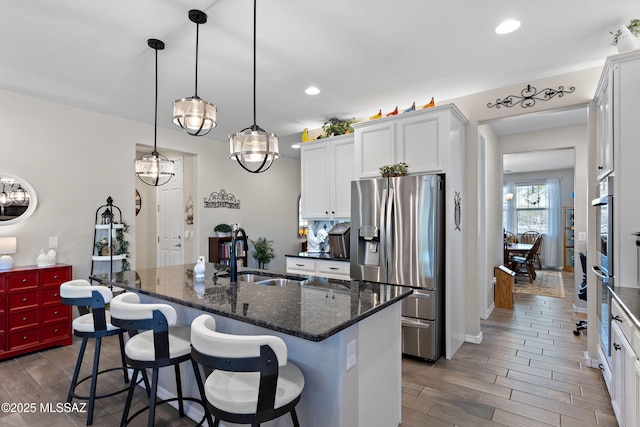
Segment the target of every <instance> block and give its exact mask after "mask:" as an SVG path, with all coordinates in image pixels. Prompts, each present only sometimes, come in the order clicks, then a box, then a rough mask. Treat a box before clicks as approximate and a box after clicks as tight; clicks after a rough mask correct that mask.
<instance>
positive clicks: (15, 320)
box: [8, 310, 38, 331]
mask: <svg viewBox="0 0 640 427" xmlns="http://www.w3.org/2000/svg"><path fill="white" fill-rule="evenodd" d="M37 325H38V310H27V311H20V312H18V313H13V314H10V315H9V325H8V326H9V331H13V330H14V329H15V328H21V327H24V326H37Z"/></svg>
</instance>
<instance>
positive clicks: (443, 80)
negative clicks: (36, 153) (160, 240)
mask: <svg viewBox="0 0 640 427" xmlns="http://www.w3.org/2000/svg"><path fill="white" fill-rule="evenodd" d="M193 8H196V9H201V10H203V11H205V12H206V13H207V14H208V16H209V21H208V23H206V24H204V25H201V26H200V62H199V82H198V95H199V96H200V97H201V98H203V99H205V100H207V101H209V102H212V103H214V104H216V105H217V107H218V127H217V128H215V129H214V130H213V131H212V132H211V133H210V134H209V135H208V136H207V137H205V138H208V139H215V140H217V141H225V140H226V138H227V136H228V134H230V133H233V132H237V131H240V130H241V129H243V128H245V127H247V126H249V125H251V124H252V122H253V117H252V70H253V68H252V25H253V21H252V17H253V13H252V12H253V2H252V1H250V0H208V1H203V0H108V1H107V0H101V1H100V0H94V1H82V0H56V1H43V0H19V1H8V0H4V1H3V7H2V13H1V14H0V52H1V55H0V88H3V89H7V90H11V91H15V92H20V93H25V94H29V95H34V96H38V97H42V98H46V99H51V100H54V101H58V102H63V103H66V104H71V105H75V106H79V107H82V108H87V109H90V110H94V111H98V112H103V113H107V114H112V115H116V116H120V117H124V118H127V119H131V120H136V121H142V122H146V123H153V97H154V92H153V90H154V80H153V76H154V74H153V73H154V52H153V50H152V49H150V48H149V47H148V46H147V43H146V41H147V39H148V38H159V39H161V40H163V41H164V42H165V43H166V49H165V50H163V51H161V52H160V53H159V67H160V69H159V80H160V81H159V112H158V113H159V125H160V126H164V127H173V126H174V125H172V124H171V121H170V116H171V108H172V107H171V104H172V101H173V100H175V99H179V98H184V97H189V96H192V95H194V93H193V92H194V72H195V30H196V26H195V24H193V23H192V22H190V21H189V20H188V18H187V11H188V10H189V9H193ZM638 17H640V3H639V2H638V0H608V1H606V2H605V1H603V0H563V1H555V0H554V1H551V0H538V1H517V2H516V1H513V0H492V1H490V2H487V1H477V0H458V1H449V2H444V1H438V2H433V1H432V2H427V1H424V0H402V1H388V0H387V1H382V0H350V1H346V0H323V1H304V2H303V1H299V0H298V1H296V0H260V1H258V31H257V33H258V52H257V74H258V75H257V81H258V87H257V103H258V105H257V123H258V124H259V125H261V126H262V127H263V128H265V129H266V130H267V131H269V132H275V133H276V134H278V135H279V136H280V137H281V141H282V142H283V143H281V151H282V153H283V155H292V156H295V153H293V151H292V150H291V149H290V147H288V145H290V142H292V141H293V140H295V139H297V138H298V136H297V135H298V134H299V132H301V131H302V129H303V128H305V127H308V128H318V127H320V126H321V125H322V123H323V122H324V121H325V120H326V119H327V118H329V117H332V116H338V117H340V118H352V117H356V118H362V117H368V116H370V115H372V114H374V113H376V112H377V111H378V110H379V109H382V110H383V112H388V111H391V110H392V109H393V108H394V107H395V106H396V105H398V106H399V107H400V108H401V109H402V108H407V107H409V106H410V105H411V103H412V102H414V101H415V102H416V103H417V105H421V104H423V103H427V102H428V101H429V100H430V99H431V97H432V96H433V97H435V99H436V102H437V101H438V100H445V99H451V98H456V97H459V96H464V95H468V94H472V93H477V92H481V91H485V90H489V89H493V88H497V87H503V86H506V85H511V84H517V83H521V82H525V81H528V80H532V79H538V78H544V77H548V76H553V75H557V74H561V73H566V72H570V71H575V70H580V69H585V68H590V67H594V66H599V65H602V64H603V63H604V59H605V57H606V56H608V55H610V54H612V53H615V47H613V46H611V45H610V42H611V36H610V34H609V32H610V31H615V30H616V28H617V27H619V26H620V25H621V24H623V23H627V22H628V21H629V20H630V19H631V18H638ZM506 18H515V19H518V20H520V21H522V27H521V28H520V29H519V30H518V31H517V32H515V33H512V34H509V35H504V36H498V35H496V34H495V33H494V28H495V27H496V25H497V24H498V23H500V21H502V20H504V19H506ZM309 85H315V86H317V87H319V88H320V90H321V93H320V94H319V95H316V96H309V95H306V94H305V93H304V89H305V88H306V87H307V86H309ZM25 113H26V114H28V112H25ZM70 126H72V124H70ZM285 141H287V142H288V143H284V142H285ZM201 142H202V141H200V142H199V143H201ZM212 143H213V141H212ZM158 144H159V146H162V141H158ZM292 153H293V154H292Z"/></svg>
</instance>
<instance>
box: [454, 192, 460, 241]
mask: <svg viewBox="0 0 640 427" xmlns="http://www.w3.org/2000/svg"><path fill="white" fill-rule="evenodd" d="M461 201H462V197H461V196H460V192H459V191H456V192H455V195H454V196H453V203H454V205H455V206H454V211H453V220H454V222H455V224H456V228H455V229H456V230H458V231H462V229H461V228H460V221H461V220H462V211H461V209H460V202H461Z"/></svg>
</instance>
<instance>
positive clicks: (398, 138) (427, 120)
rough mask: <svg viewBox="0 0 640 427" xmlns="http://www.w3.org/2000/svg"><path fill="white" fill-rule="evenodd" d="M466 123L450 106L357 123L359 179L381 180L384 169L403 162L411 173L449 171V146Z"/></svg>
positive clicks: (355, 149)
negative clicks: (378, 178) (381, 167)
mask: <svg viewBox="0 0 640 427" xmlns="http://www.w3.org/2000/svg"><path fill="white" fill-rule="evenodd" d="M465 123H466V118H465V117H464V116H463V115H462V113H461V112H460V110H458V108H457V107H456V106H455V105H453V104H448V105H443V106H439V107H433V108H428V109H424V110H418V111H414V112H411V113H405V114H401V115H397V116H390V117H386V118H382V119H377V120H372V121H368V122H363V123H356V124H354V125H353V128H354V129H355V140H354V152H355V167H356V175H357V178H377V177H380V171H379V169H378V168H379V167H380V166H384V165H390V164H395V163H400V162H405V163H407V165H408V166H409V173H411V174H413V173H442V172H447V155H446V153H447V144H450V143H451V142H452V140H453V139H456V138H460V135H461V134H462V133H461V131H460V129H461V128H463V126H464V124H465Z"/></svg>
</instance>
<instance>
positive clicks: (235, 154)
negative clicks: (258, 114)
mask: <svg viewBox="0 0 640 427" xmlns="http://www.w3.org/2000/svg"><path fill="white" fill-rule="evenodd" d="M229 148H230V152H231V154H230V156H229V157H230V158H231V159H235V160H236V161H237V162H238V163H239V164H240V166H242V167H243V168H244V169H245V170H247V171H249V172H253V173H259V172H264V171H266V170H267V169H269V167H270V166H271V164H272V163H273V161H274V160H275V159H277V158H278V157H280V154H279V150H278V137H277V136H276V135H275V134H273V133H268V132H265V131H264V129H262V128H260V127H259V126H256V125H254V126H252V127H250V128H246V129H244V130H242V131H241V132H238V133H234V134H233V135H231V136H230V137H229ZM247 163H254V165H247Z"/></svg>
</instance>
